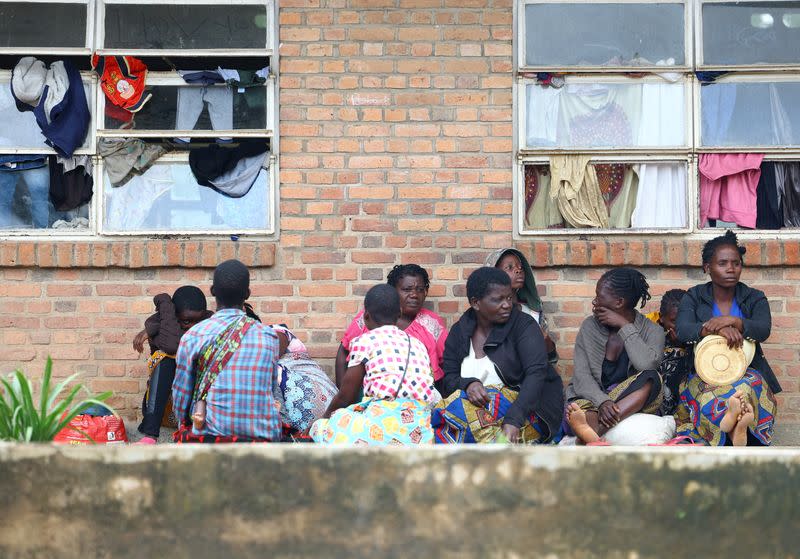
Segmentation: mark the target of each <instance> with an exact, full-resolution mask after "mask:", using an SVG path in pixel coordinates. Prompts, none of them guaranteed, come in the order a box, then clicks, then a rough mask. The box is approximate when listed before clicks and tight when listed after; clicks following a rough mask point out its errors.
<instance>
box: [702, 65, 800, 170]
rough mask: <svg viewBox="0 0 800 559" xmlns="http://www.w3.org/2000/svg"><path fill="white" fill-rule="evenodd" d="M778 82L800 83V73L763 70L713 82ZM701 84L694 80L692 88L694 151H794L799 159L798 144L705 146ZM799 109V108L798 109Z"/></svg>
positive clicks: (799, 147)
mask: <svg viewBox="0 0 800 559" xmlns="http://www.w3.org/2000/svg"><path fill="white" fill-rule="evenodd" d="M780 82H793V83H797V84H800V74H766V73H764V72H757V73H738V74H734V75H730V76H722V77H720V78H717V79H716V80H715V81H714V83H780ZM702 87H703V85H702V84H701V83H700V82H699V81H696V83H695V88H694V92H693V95H694V104H695V107H697V110H696V111H695V124H694V146H695V148H694V151H695V152H696V153H698V154H699V153H763V154H776V153H796V154H797V159H798V160H799V161H800V144H799V145H793V146H759V145H756V144H746V145H744V144H743V145H735V146H705V145H703V144H702V141H701V136H702V133H703V130H702V126H703V123H702V120H703V115H702V110H703V107H702V104H701V95H700V91H701V88H702ZM798 110H800V109H798Z"/></svg>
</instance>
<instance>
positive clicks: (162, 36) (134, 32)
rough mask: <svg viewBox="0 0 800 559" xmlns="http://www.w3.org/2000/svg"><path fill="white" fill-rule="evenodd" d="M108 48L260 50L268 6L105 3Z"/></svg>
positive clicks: (263, 39) (264, 42) (264, 33)
mask: <svg viewBox="0 0 800 559" xmlns="http://www.w3.org/2000/svg"><path fill="white" fill-rule="evenodd" d="M105 9H106V17H105V45H104V47H105V48H107V49H180V50H197V49H226V50H227V49H248V48H250V49H263V48H266V44H267V30H266V29H267V7H266V5H253V4H251V5H246V4H245V5H231V4H228V5H224V6H222V5H216V6H215V5H199V4H198V5H162V6H159V5H154V4H146V5H131V4H106V5H105Z"/></svg>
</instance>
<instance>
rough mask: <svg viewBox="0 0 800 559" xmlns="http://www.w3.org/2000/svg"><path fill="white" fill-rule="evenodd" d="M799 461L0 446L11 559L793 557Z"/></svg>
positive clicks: (745, 453) (776, 452)
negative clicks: (147, 558) (144, 558)
mask: <svg viewBox="0 0 800 559" xmlns="http://www.w3.org/2000/svg"><path fill="white" fill-rule="evenodd" d="M798 487H800V450H795V449H766V450H764V449H743V450H734V449H707V448H691V449H686V448H640V449H627V450H619V449H610V448H592V449H585V448H509V447H504V446H493V447H484V448H477V447H471V448H466V447H457V448H428V449H423V450H416V451H409V450H405V449H386V450H378V449H354V448H325V447H312V446H310V445H308V446H306V445H247V446H218V447H211V446H202V447H201V446H194V447H188V446H187V447H179V446H163V447H93V448H88V447H82V448H79V447H58V446H47V445H42V446H38V445H25V446H22V445H11V444H0V518H2V519H3V520H2V523H0V557H4V558H39V557H47V558H52V557H75V558H77V557H80V558H93V557H103V558H105V557H115V558H116V557H167V556H168V557H171V558H176V559H178V558H185V557H186V558H188V557H191V558H192V559H201V558H206V557H208V558H211V557H214V558H216V557H231V556H236V557H259V558H263V557H320V558H328V557H368V556H380V557H398V558H399V557H403V558H405V557H421V558H422V557H425V558H427V557H443V558H455V557H498V558H499V557H504V558H505V557H507V558H529V557H548V558H554V557H570V558H584V557H586V558H588V557H610V558H629V557H642V558H644V557H689V556H696V557H701V556H711V557H720V556H725V555H728V556H730V557H790V556H795V555H796V553H797V550H798V549H800V501H798V499H797V491H798Z"/></svg>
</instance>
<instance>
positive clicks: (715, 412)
mask: <svg viewBox="0 0 800 559" xmlns="http://www.w3.org/2000/svg"><path fill="white" fill-rule="evenodd" d="M745 252H746V250H745V248H744V247H741V246H739V244H738V241H737V239H736V235H735V234H734V233H733V232H731V231H728V232H727V233H725V235H723V236H720V237H716V238H714V239H711V240H710V241H708V242H707V243H706V244H705V246H704V247H703V254H702V256H703V271H704V272H705V273H707V274H708V275H709V277H710V279H711V281H710V282H708V283H705V284H703V285H696V286H695V287H692V288H691V289H690V290H689V292H688V294H687V295H686V297H684V299H683V301H682V302H681V306H680V309H679V310H678V323H677V332H678V339H679V340H680V341H681V342H683V343H689V344H696V343H697V342H699V341H700V340H701V339H702V338H703V337H704V336H707V335H709V334H717V335H719V336H722V337H723V338H725V339H726V340H727V341H728V346H729V347H731V348H738V347H742V345H743V342H744V340H745V339H747V340H750V341H752V342H755V343H756V352H755V357H754V358H753V361H752V362H751V364H750V367H749V368H748V369H747V371H746V372H745V374H744V377H743V378H741V379H740V380H738V381H736V382H734V383H733V384H729V385H723V386H712V385H709V384H706V383H705V382H703V381H702V379H700V377H699V376H698V375H697V374H696V373H695V372H694V371H692V373H691V374H690V375H689V379H688V380H687V381H686V382H685V383H684V384H683V385H682V386H681V393H680V404H679V405H678V410H677V412H676V422H677V423H678V435H687V436H690V437H692V438H693V439H694V440H695V441H697V442H705V443H706V444H708V445H711V446H719V445H725V444H733V445H734V446H744V445H747V444H751V445H768V444H770V442H771V440H772V430H773V427H774V425H775V413H776V412H777V404H776V402H775V396H774V394H777V393H778V392H780V391H781V385H780V384H779V383H778V379H777V378H775V373H773V372H772V369H771V368H770V366H769V363H767V360H766V359H765V358H764V353H763V352H762V351H761V342H763V341H764V340H766V339H767V338H768V337H769V333H770V329H771V327H772V318H771V315H770V311H769V302H768V301H767V297H766V296H765V295H764V293H763V292H762V291H759V290H757V289H752V288H750V287H748V286H746V285H745V284H743V283H741V282H740V281H739V278H740V276H741V274H742V257H743V256H744V254H745ZM764 381H766V382H764Z"/></svg>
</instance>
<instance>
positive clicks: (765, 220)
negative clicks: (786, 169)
mask: <svg viewBox="0 0 800 559" xmlns="http://www.w3.org/2000/svg"><path fill="white" fill-rule="evenodd" d="M756 208H757V214H756V228H757V229H780V228H781V227H783V208H781V196H780V193H779V192H778V183H777V181H776V180H775V163H773V162H771V161H765V162H764V163H762V164H761V178H759V180H758V188H757V190H756Z"/></svg>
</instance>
